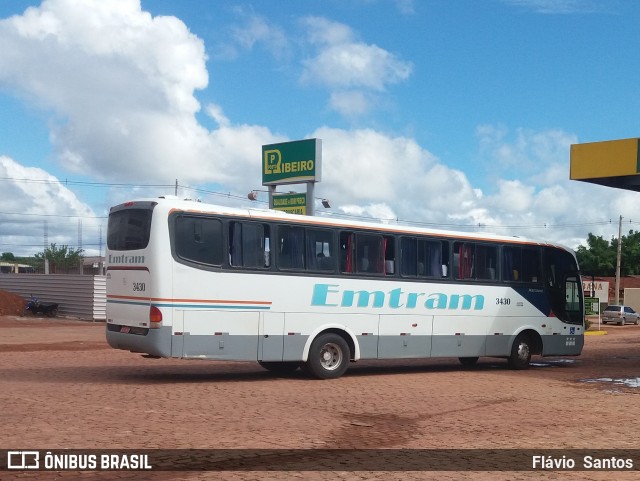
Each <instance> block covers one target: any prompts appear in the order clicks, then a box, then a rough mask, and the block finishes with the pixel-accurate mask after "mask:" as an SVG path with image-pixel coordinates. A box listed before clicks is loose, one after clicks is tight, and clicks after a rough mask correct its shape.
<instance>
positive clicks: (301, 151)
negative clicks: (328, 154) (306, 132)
mask: <svg viewBox="0 0 640 481" xmlns="http://www.w3.org/2000/svg"><path fill="white" fill-rule="evenodd" d="M321 159H322V141H321V140H320V139H307V140H295V141H293V142H283V143H280V144H270V145H263V146H262V185H281V184H295V183H299V182H319V181H320V164H321Z"/></svg>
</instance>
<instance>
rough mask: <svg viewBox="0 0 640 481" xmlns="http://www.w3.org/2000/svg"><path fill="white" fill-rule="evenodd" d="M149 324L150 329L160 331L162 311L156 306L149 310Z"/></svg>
mask: <svg viewBox="0 0 640 481" xmlns="http://www.w3.org/2000/svg"><path fill="white" fill-rule="evenodd" d="M149 322H150V325H149V327H150V328H151V329H160V328H161V327H162V311H161V310H160V309H158V308H157V307H156V306H151V307H150V308H149Z"/></svg>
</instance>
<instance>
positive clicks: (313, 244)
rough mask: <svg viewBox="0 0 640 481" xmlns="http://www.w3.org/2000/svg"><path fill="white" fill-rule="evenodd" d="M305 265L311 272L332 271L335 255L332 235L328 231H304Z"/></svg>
mask: <svg viewBox="0 0 640 481" xmlns="http://www.w3.org/2000/svg"><path fill="white" fill-rule="evenodd" d="M306 240H307V241H306V244H307V245H306V265H307V269H309V270H313V271H333V270H334V269H335V253H334V250H335V249H334V240H333V233H332V232H331V231H330V230H320V229H307V230H306Z"/></svg>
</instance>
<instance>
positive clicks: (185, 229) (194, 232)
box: [175, 215, 223, 266]
mask: <svg viewBox="0 0 640 481" xmlns="http://www.w3.org/2000/svg"><path fill="white" fill-rule="evenodd" d="M175 251H176V254H177V256H178V257H180V258H182V259H185V260H189V261H194V262H199V263H202V264H208V265H218V266H219V265H221V264H222V257H223V255H222V223H221V222H220V221H219V220H218V219H212V218H206V217H196V216H182V215H181V216H178V217H176V221H175Z"/></svg>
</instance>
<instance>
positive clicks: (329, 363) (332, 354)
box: [302, 332, 351, 379]
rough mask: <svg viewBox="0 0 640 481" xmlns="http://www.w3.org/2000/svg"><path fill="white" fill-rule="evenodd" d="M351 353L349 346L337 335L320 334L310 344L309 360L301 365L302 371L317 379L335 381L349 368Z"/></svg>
mask: <svg viewBox="0 0 640 481" xmlns="http://www.w3.org/2000/svg"><path fill="white" fill-rule="evenodd" d="M350 358H351V353H350V351H349V345H348V344H347V342H346V341H345V340H344V339H343V338H342V337H341V336H339V335H338V334H334V333H332V332H328V333H325V334H321V335H320V336H318V337H317V338H315V339H314V341H313V342H312V343H311V347H310V348H309V358H308V359H307V362H306V363H304V364H303V365H302V368H303V370H304V371H305V372H306V373H307V374H309V375H310V376H313V377H316V378H318V379H335V378H338V377H340V376H342V375H343V374H344V373H345V371H346V370H347V368H348V367H349V359H350Z"/></svg>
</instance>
